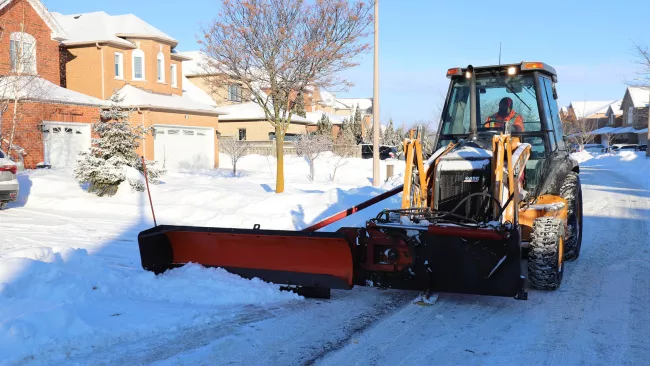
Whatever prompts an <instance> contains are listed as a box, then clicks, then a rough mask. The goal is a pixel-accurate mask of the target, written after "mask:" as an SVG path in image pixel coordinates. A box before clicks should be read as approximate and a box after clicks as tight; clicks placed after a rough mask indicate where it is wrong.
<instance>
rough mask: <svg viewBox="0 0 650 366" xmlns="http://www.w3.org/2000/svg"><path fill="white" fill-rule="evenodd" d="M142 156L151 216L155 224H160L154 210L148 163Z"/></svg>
mask: <svg viewBox="0 0 650 366" xmlns="http://www.w3.org/2000/svg"><path fill="white" fill-rule="evenodd" d="M141 158H142V168H143V169H144V181H145V183H146V184H147V194H148V195H149V206H150V207H151V216H153V225H154V226H158V224H156V214H155V213H154V212H153V202H152V201H151V191H150V190H149V177H148V176H147V164H145V162H144V156H142V157H141Z"/></svg>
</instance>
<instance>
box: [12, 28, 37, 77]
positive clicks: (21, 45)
mask: <svg viewBox="0 0 650 366" xmlns="http://www.w3.org/2000/svg"><path fill="white" fill-rule="evenodd" d="M9 59H10V63H11V71H12V72H16V73H20V74H29V75H35V74H36V39H35V38H34V37H33V36H32V35H30V34H27V33H24V32H15V33H11V35H10V36H9Z"/></svg>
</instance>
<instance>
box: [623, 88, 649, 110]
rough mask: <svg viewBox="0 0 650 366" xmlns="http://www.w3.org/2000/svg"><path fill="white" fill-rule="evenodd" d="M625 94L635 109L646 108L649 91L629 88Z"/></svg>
mask: <svg viewBox="0 0 650 366" xmlns="http://www.w3.org/2000/svg"><path fill="white" fill-rule="evenodd" d="M627 93H628V94H629V95H630V99H632V104H633V105H634V107H635V108H642V107H646V106H647V105H648V103H650V89H646V88H640V87H633V86H630V87H628V88H627Z"/></svg>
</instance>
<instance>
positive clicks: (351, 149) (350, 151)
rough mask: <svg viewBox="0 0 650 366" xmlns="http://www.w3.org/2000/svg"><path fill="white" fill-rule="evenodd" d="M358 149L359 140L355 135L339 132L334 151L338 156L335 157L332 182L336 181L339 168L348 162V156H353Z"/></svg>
mask: <svg viewBox="0 0 650 366" xmlns="http://www.w3.org/2000/svg"><path fill="white" fill-rule="evenodd" d="M357 149H358V145H357V141H356V139H355V138H354V136H353V135H351V134H349V133H341V134H339V136H338V137H337V138H336V140H335V141H334V145H333V152H334V154H336V156H335V158H334V159H335V160H334V170H333V171H332V175H331V177H330V181H331V182H334V180H335V179H336V172H337V171H338V169H339V168H340V167H342V166H344V165H346V164H347V163H348V161H349V160H348V158H349V157H351V156H353V155H354V153H355V151H356V150H357Z"/></svg>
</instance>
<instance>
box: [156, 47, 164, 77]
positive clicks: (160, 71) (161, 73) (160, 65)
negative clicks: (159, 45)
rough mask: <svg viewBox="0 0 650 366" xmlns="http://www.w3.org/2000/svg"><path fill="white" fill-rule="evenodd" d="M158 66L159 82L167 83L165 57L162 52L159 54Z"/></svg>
mask: <svg viewBox="0 0 650 366" xmlns="http://www.w3.org/2000/svg"><path fill="white" fill-rule="evenodd" d="M156 65H158V82H159V83H164V82H165V55H163V54H162V52H158V57H157V58H156Z"/></svg>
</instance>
